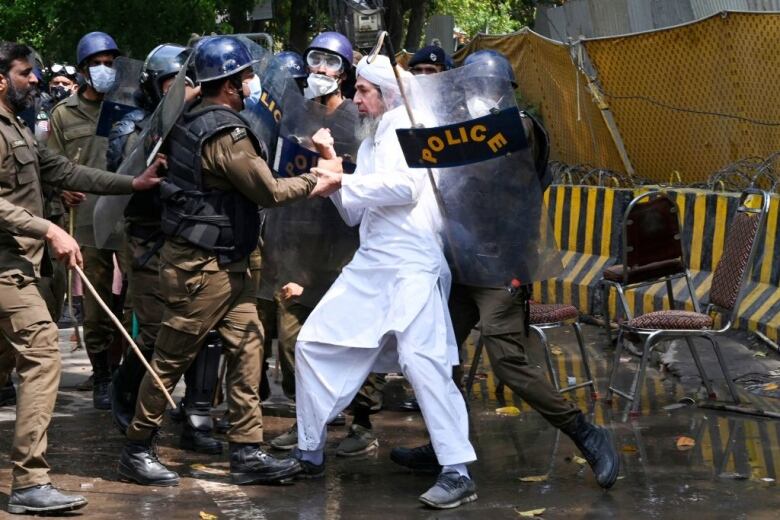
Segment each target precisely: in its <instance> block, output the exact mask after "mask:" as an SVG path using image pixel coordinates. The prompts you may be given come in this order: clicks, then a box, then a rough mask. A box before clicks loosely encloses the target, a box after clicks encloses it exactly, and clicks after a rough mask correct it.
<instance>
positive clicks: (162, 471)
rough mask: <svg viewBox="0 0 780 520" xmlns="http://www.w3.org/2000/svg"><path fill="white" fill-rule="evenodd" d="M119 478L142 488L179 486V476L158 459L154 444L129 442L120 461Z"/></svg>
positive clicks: (149, 442)
mask: <svg viewBox="0 0 780 520" xmlns="http://www.w3.org/2000/svg"><path fill="white" fill-rule="evenodd" d="M118 472H119V478H120V479H121V480H127V481H130V482H135V483H137V484H141V485H142V486H178V485H179V475H177V474H176V473H175V472H173V471H170V470H169V469H168V468H166V467H165V466H164V465H163V464H162V462H160V459H158V458H157V451H156V450H155V448H154V443H153V442H152V441H151V440H149V441H147V442H128V443H127V444H125V448H124V450H122V457H121V458H120V459H119V468H118Z"/></svg>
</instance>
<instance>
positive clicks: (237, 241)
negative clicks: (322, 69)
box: [119, 36, 328, 486]
mask: <svg viewBox="0 0 780 520" xmlns="http://www.w3.org/2000/svg"><path fill="white" fill-rule="evenodd" d="M194 60H195V74H196V79H197V81H198V82H199V83H200V87H201V94H202V97H201V99H200V100H198V101H196V102H195V103H193V104H192V105H189V106H187V107H186V108H185V112H184V113H183V114H182V115H181V117H180V118H179V119H178V121H177V122H176V124H175V125H174V128H173V129H172V130H171V132H170V134H169V136H168V138H167V139H166V143H165V145H164V148H165V149H166V150H167V152H168V154H169V162H168V175H167V179H166V181H164V182H163V184H162V185H161V188H160V197H161V200H162V224H161V229H162V231H163V233H165V241H164V244H163V246H162V248H161V249H160V260H161V267H160V277H159V285H160V294H161V296H162V298H163V301H164V310H163V315H162V326H161V328H160V332H159V334H158V336H157V341H156V343H155V349H154V354H153V356H152V361H151V364H152V367H153V368H154V370H155V371H156V372H157V373H158V374H159V376H160V378H161V379H162V381H163V383H164V384H165V386H166V387H167V388H168V389H169V390H170V391H172V390H173V388H174V386H175V385H176V383H177V382H178V380H179V378H180V377H181V375H182V374H183V373H184V372H185V370H186V369H187V367H189V365H190V364H191V363H192V362H193V360H194V359H195V357H196V356H197V354H198V352H199V351H200V350H201V348H203V340H204V338H205V336H206V335H207V334H208V333H209V331H210V330H211V329H216V330H217V331H218V332H219V334H220V336H221V338H222V343H223V351H224V354H225V357H226V364H227V371H226V384H227V393H228V399H227V401H228V418H229V421H230V429H229V430H228V433H227V437H228V440H229V443H230V473H231V477H232V480H233V482H235V483H237V484H252V483H270V482H279V481H283V480H287V479H290V478H291V477H293V476H294V475H296V474H297V473H299V472H300V465H299V464H298V463H297V462H296V461H295V460H292V459H277V458H274V457H273V456H271V455H268V454H267V453H265V452H264V451H263V450H262V449H261V448H260V442H261V441H262V438H263V429H262V418H261V409H260V399H259V396H258V387H259V384H260V377H261V374H260V366H261V361H262V357H263V330H262V325H261V324H260V320H259V318H258V315H257V310H256V308H255V288H254V285H253V283H252V280H251V275H250V271H249V255H250V253H251V252H252V251H253V250H254V249H255V248H256V247H257V243H258V238H259V227H260V222H259V213H258V205H262V206H263V207H272V206H276V205H281V204H285V203H288V202H292V201H294V200H297V199H301V198H303V197H306V196H307V195H308V194H309V193H310V192H311V191H312V189H313V188H314V187H315V185H318V184H319V185H322V184H327V182H328V180H327V179H325V178H317V177H315V176H314V175H313V174H304V175H302V176H299V177H296V178H291V179H275V178H274V177H273V175H272V174H271V171H270V170H269V168H268V166H267V164H266V161H265V158H266V157H265V144H264V143H262V142H261V141H260V140H259V139H257V137H256V136H255V134H254V133H253V132H252V130H251V129H250V128H249V125H248V123H247V122H246V120H245V119H244V118H243V117H241V116H240V115H239V114H238V111H239V110H241V109H242V107H243V102H244V98H246V97H247V96H248V95H249V92H250V85H249V83H250V82H251V81H253V79H254V73H253V71H252V65H253V63H254V60H253V58H252V55H251V54H250V52H249V50H248V49H247V48H246V46H245V45H244V44H243V43H242V42H241V41H240V40H238V39H236V38H234V37H229V36H217V37H211V38H207V39H205V40H204V41H203V43H201V44H199V45H198V46H197V47H196V49H195V56H194ZM165 405H166V401H165V398H164V396H163V394H162V392H161V391H160V389H159V388H157V387H156V386H155V384H154V382H153V380H152V379H151V378H150V377H149V376H148V375H146V376H144V379H143V381H142V383H141V387H140V390H139V395H138V404H137V406H136V411H135V416H134V417H133V420H132V421H131V422H130V425H129V426H128V428H127V439H128V442H127V444H126V446H125V448H124V450H123V452H122V455H121V459H120V462H119V475H120V477H121V478H123V479H127V480H130V481H133V482H136V483H139V484H144V485H161V486H171V485H177V484H178V482H179V476H178V475H177V474H176V473H175V472H173V471H169V470H168V469H167V468H166V467H165V466H164V465H163V464H162V463H161V462H160V461H159V459H158V458H157V455H156V453H155V449H154V444H153V437H154V435H155V432H156V430H157V429H158V428H159V427H160V424H161V423H162V418H163V414H164V411H165Z"/></svg>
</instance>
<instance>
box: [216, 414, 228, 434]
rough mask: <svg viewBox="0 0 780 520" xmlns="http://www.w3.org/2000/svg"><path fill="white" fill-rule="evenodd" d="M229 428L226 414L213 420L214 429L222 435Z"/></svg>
mask: <svg viewBox="0 0 780 520" xmlns="http://www.w3.org/2000/svg"><path fill="white" fill-rule="evenodd" d="M228 430H230V421H228V418H227V415H223V416H222V417H220V418H219V419H217V420H216V421H215V422H214V431H215V432H216V433H219V434H220V435H224V434H226V433H227V432H228Z"/></svg>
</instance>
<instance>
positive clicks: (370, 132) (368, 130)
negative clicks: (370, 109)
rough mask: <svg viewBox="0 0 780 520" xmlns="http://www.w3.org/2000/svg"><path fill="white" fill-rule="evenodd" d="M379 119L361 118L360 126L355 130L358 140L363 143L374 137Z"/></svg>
mask: <svg viewBox="0 0 780 520" xmlns="http://www.w3.org/2000/svg"><path fill="white" fill-rule="evenodd" d="M379 120H380V118H379V117H371V116H361V117H360V124H359V125H358V128H357V137H358V140H360V141H363V140H365V139H368V138H369V137H372V138H373V137H374V135H375V134H376V129H377V127H378V126H379Z"/></svg>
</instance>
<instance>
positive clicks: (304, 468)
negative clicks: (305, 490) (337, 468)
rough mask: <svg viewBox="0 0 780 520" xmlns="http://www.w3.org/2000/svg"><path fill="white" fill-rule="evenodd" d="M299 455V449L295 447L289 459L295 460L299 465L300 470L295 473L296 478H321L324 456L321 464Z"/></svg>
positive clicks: (323, 471)
mask: <svg viewBox="0 0 780 520" xmlns="http://www.w3.org/2000/svg"><path fill="white" fill-rule="evenodd" d="M301 455H302V453H301V450H299V449H298V448H295V449H294V450H293V452H292V455H290V458H291V459H294V460H297V461H298V464H300V465H301V472H300V473H298V475H297V477H298V478H305V479H315V478H321V477H323V476H324V475H325V457H324V456H323V458H322V464H315V463H313V462H309V461H308V460H303V459H302V458H301Z"/></svg>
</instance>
